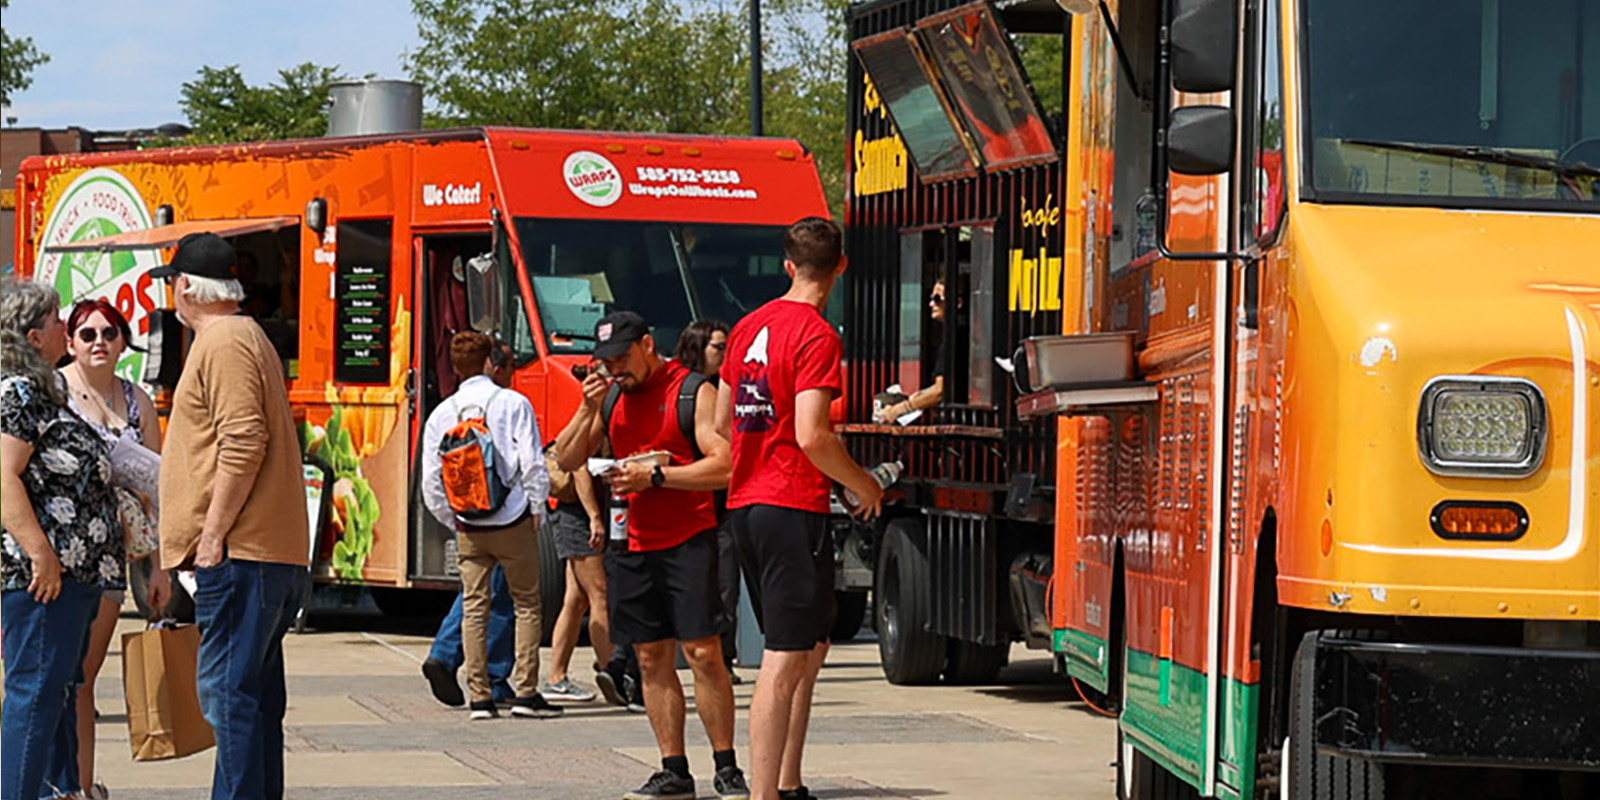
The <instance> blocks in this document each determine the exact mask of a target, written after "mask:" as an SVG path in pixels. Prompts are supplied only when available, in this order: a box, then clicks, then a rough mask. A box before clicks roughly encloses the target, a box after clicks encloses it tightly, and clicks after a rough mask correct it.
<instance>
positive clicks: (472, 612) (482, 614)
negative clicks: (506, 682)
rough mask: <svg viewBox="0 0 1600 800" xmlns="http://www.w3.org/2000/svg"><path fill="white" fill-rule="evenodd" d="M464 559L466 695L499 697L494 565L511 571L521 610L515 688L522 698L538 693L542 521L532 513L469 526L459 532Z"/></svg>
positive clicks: (483, 698) (481, 698)
mask: <svg viewBox="0 0 1600 800" xmlns="http://www.w3.org/2000/svg"><path fill="white" fill-rule="evenodd" d="M456 544H457V551H458V552H459V553H460V564H461V649H462V652H463V655H465V657H466V662H467V663H466V667H467V694H468V695H469V696H470V698H471V699H472V700H473V701H487V700H491V699H493V697H494V692H493V690H492V688H491V687H490V685H489V604H490V600H491V597H492V592H491V590H490V588H489V575H490V573H492V572H494V565H495V564H497V563H498V564H499V565H500V566H501V567H502V568H503V569H505V571H506V584H507V585H509V586H510V587H511V600H512V603H513V604H514V605H515V606H516V610H517V623H516V634H517V665H516V668H515V669H513V670H512V672H511V690H512V691H513V692H516V695H517V697H532V696H533V695H535V694H538V692H539V638H540V633H541V631H542V630H543V627H542V626H541V625H540V619H539V616H540V610H541V609H540V608H539V521H538V517H537V516H529V517H527V518H525V519H523V520H522V521H520V522H514V523H512V524H510V525H507V526H506V527H504V528H482V529H468V530H465V531H462V532H461V533H459V534H457V536H456Z"/></svg>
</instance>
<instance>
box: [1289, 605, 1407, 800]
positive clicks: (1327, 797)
mask: <svg viewBox="0 0 1600 800" xmlns="http://www.w3.org/2000/svg"><path fill="white" fill-rule="evenodd" d="M1316 654H1317V631H1312V632H1310V633H1307V634H1306V635H1305V636H1304V637H1303V638H1301V640H1300V645H1299V647H1298V648H1297V649H1296V650H1295V652H1294V664H1293V666H1292V667H1291V668H1290V672H1289V741H1287V742H1285V743H1284V748H1283V749H1284V752H1286V753H1287V754H1288V758H1287V759H1285V762H1286V763H1285V765H1284V766H1285V769H1286V772H1287V774H1285V775H1284V776H1283V778H1282V780H1283V782H1284V785H1285V786H1287V787H1289V792H1288V794H1286V795H1285V797H1292V798H1295V800H1333V798H1339V800H1383V798H1384V797H1385V796H1386V795H1387V794H1388V792H1387V785H1386V783H1387V782H1386V780H1385V778H1386V774H1385V771H1384V765H1383V764H1380V763H1377V762H1370V761H1363V760H1360V759H1354V758H1343V757H1340V756H1334V755H1322V754H1321V753H1318V752H1317V746H1316V742H1315V741H1314V739H1313V734H1312V713H1313V712H1312V692H1313V691H1314V688H1313V687H1314V686H1315V680H1314V678H1315V675H1314V674H1313V673H1314V672H1315V671H1316Z"/></svg>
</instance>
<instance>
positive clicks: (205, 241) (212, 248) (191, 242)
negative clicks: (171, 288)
mask: <svg viewBox="0 0 1600 800" xmlns="http://www.w3.org/2000/svg"><path fill="white" fill-rule="evenodd" d="M179 273H182V274H184V275H197V276H199V277H202V278H215V279H217V280H221V281H227V280H236V279H238V277H239V254H238V253H237V252H235V251H234V249H233V245H231V244H228V240H227V239H224V238H222V237H221V236H218V235H216V234H214V233H191V234H189V235H188V236H185V237H183V238H182V239H179V240H178V250H177V252H175V253H173V254H172V262H171V263H168V264H162V265H161V266H159V267H156V268H155V269H152V270H150V277H152V278H171V277H173V276H174V275H178V274H179Z"/></svg>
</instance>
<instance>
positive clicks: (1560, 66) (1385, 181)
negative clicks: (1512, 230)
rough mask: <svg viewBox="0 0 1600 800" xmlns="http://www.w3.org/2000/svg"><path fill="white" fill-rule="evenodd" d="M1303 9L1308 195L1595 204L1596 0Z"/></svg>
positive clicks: (1369, 3) (1599, 153) (1310, 5)
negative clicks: (1307, 137)
mask: <svg viewBox="0 0 1600 800" xmlns="http://www.w3.org/2000/svg"><path fill="white" fill-rule="evenodd" d="M1305 9H1306V14H1305V37H1306V45H1307V46H1306V51H1307V52H1306V66H1307V69H1308V72H1309V75H1310V79H1309V81H1308V83H1307V90H1306V91H1307V96H1306V101H1307V102H1306V108H1307V110H1308V115H1309V130H1310V133H1311V135H1310V138H1309V143H1308V147H1307V156H1308V158H1307V161H1308V162H1309V168H1308V171H1307V173H1308V174H1307V179H1308V183H1309V184H1310V185H1311V187H1312V197H1313V199H1317V200H1323V201H1328V202H1364V203H1397V204H1410V205H1445V206H1471V207H1520V208H1537V207H1550V208H1577V209H1584V210H1594V209H1595V208H1596V207H1597V206H1600V3H1595V2H1594V0H1517V2H1511V0H1470V1H1469V0H1415V1H1414V2H1405V3H1395V2H1389V1H1388V0H1305Z"/></svg>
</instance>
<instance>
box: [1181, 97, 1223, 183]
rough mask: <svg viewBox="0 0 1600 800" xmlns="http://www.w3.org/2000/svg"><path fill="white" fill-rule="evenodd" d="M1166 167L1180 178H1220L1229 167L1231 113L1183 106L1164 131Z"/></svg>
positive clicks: (1217, 107)
mask: <svg viewBox="0 0 1600 800" xmlns="http://www.w3.org/2000/svg"><path fill="white" fill-rule="evenodd" d="M1167 159H1168V166H1169V168H1170V169H1171V170H1172V171H1173V172H1176V173H1178V174H1180V175H1221V174H1222V173H1224V172H1227V171H1228V170H1230V169H1232V168H1233V110H1232V109H1229V108H1227V107H1226V106H1184V107H1182V108H1175V109H1173V110H1172V124H1171V125H1170V126H1168V128H1167Z"/></svg>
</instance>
